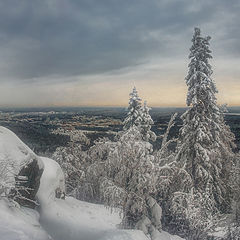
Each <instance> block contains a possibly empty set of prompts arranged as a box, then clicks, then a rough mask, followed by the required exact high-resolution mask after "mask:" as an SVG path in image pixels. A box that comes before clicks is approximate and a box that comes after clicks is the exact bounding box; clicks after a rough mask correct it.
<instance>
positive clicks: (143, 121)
mask: <svg viewBox="0 0 240 240" xmlns="http://www.w3.org/2000/svg"><path fill="white" fill-rule="evenodd" d="M129 96H130V99H129V106H128V114H127V117H126V118H125V120H124V122H123V130H128V129H129V128H130V127H133V126H137V127H139V129H140V132H141V134H142V139H143V140H144V141H149V140H150V141H155V140H156V135H155V133H154V132H153V131H151V125H153V120H152V118H151V116H150V114H149V110H151V109H150V108H149V107H148V106H147V102H146V101H145V102H144V105H143V106H142V104H141V101H142V100H141V98H140V97H139V96H138V92H137V90H136V87H134V88H133V91H132V92H131V93H130V94H129Z"/></svg>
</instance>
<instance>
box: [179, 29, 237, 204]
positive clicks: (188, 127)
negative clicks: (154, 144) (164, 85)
mask: <svg viewBox="0 0 240 240" xmlns="http://www.w3.org/2000/svg"><path fill="white" fill-rule="evenodd" d="M210 39H211V38H210V37H209V36H208V37H202V36H201V32H200V29H199V28H195V31H194V35H193V39H192V47H191V48H190V55H189V58H190V64H189V65H188V67H189V70H188V75H187V77H186V84H187V86H188V94H187V106H188V107H189V108H188V109H187V111H186V112H185V113H184V114H183V115H182V117H181V118H182V120H183V127H182V128H181V130H180V137H179V142H178V154H177V159H178V160H179V161H181V162H182V163H183V166H184V167H185V169H186V170H187V171H188V172H189V173H190V174H191V176H192V178H193V182H194V187H195V189H196V190H198V191H201V192H206V189H207V190H208V192H209V194H210V197H211V198H213V199H214V200H215V202H216V205H217V206H220V205H221V206H222V205H224V204H223V203H226V201H227V199H229V198H228V196H229V192H228V189H229V188H228V177H229V176H228V175H229V172H230V168H231V166H232V147H233V146H234V143H233V141H234V135H233V134H232V133H231V131H230V128H229V127H228V126H227V125H226V124H225V122H224V118H223V112H222V111H221V109H220V108H219V107H218V106H217V100H216V96H215V94H216V93H217V88H216V85H215V83H214V81H213V79H212V78H211V75H212V67H211V65H210V64H209V59H211V58H212V55H211V51H210V49H209V41H210ZM209 188H210V189H209Z"/></svg>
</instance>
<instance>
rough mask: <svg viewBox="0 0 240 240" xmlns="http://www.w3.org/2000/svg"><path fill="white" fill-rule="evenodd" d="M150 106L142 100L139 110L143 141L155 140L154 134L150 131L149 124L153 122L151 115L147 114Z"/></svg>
mask: <svg viewBox="0 0 240 240" xmlns="http://www.w3.org/2000/svg"><path fill="white" fill-rule="evenodd" d="M150 110H151V108H149V107H148V106H147V101H144V104H143V107H142V111H141V132H142V136H143V140H145V141H149V140H151V141H156V138H157V137H156V134H155V133H154V132H153V131H151V126H152V125H153V124H154V122H153V120H152V117H151V116H150V114H149V111H150Z"/></svg>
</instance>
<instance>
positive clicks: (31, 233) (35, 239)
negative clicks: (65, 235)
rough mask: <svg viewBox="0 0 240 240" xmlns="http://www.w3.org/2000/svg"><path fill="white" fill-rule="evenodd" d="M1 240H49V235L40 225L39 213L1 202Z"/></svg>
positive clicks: (4, 201)
mask: <svg viewBox="0 0 240 240" xmlns="http://www.w3.org/2000/svg"><path fill="white" fill-rule="evenodd" d="M0 239H1V240H49V239H51V238H50V237H49V236H48V234H47V233H46V232H45V231H44V230H43V229H42V227H41V225H40V223H39V214H38V212H37V211H35V210H33V209H29V208H22V207H15V206H12V207H10V206H9V202H8V201H6V200H0Z"/></svg>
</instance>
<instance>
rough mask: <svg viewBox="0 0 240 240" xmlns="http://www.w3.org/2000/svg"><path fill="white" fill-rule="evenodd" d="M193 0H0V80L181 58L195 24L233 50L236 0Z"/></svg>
mask: <svg viewBox="0 0 240 240" xmlns="http://www.w3.org/2000/svg"><path fill="white" fill-rule="evenodd" d="M199 2H200V1H190V0H184V1H181V0H162V1H157V0H122V1H119V0H78V1H77V0H34V1H32V0H15V1H14V0H6V1H4V0H0V79H1V81H4V80H5V79H8V80H9V79H13V80H18V79H19V80H21V79H24V80H26V79H28V80H29V81H34V79H36V78H41V77H46V76H49V75H54V76H61V77H64V76H73V75H88V74H98V73H103V72H108V71H112V70H118V69H121V68H125V67H131V66H135V65H137V64H139V63H142V62H145V61H148V60H149V59H151V58H153V57H161V58H164V57H166V56H167V57H168V58H169V57H174V56H177V57H179V56H183V57H186V49H188V48H189V43H190V38H191V35H192V29H193V27H194V26H203V27H206V28H208V25H209V26H210V28H209V29H211V31H212V32H207V33H206V34H211V35H213V36H214V35H215V34H216V35H219V37H218V38H219V40H220V43H218V44H216V48H217V49H219V54H220V55H221V54H222V55H224V54H227V55H229V56H239V55H240V46H239V37H240V33H239V30H238V23H239V17H238V14H239V10H240V5H239V1H234V0H228V1H224V0H214V1H206V0H204V1H201V3H199ZM219 21H220V22H221V24H222V25H221V26H219ZM203 32H204V33H205V31H204V29H203ZM228 45H229V46H228ZM225 48H227V49H225Z"/></svg>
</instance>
